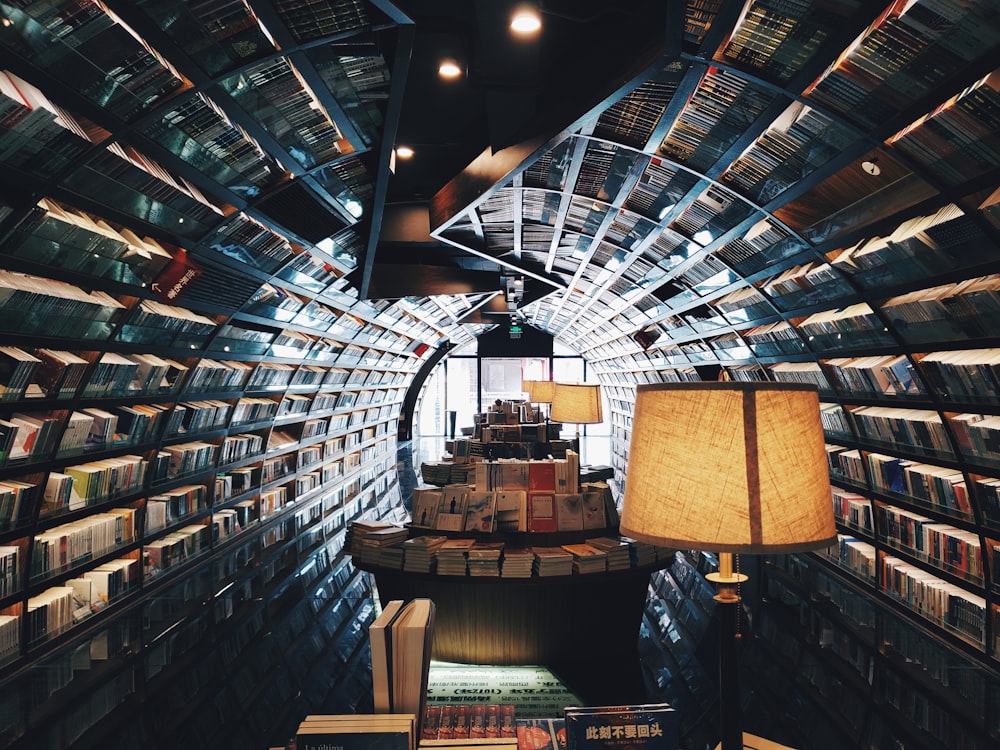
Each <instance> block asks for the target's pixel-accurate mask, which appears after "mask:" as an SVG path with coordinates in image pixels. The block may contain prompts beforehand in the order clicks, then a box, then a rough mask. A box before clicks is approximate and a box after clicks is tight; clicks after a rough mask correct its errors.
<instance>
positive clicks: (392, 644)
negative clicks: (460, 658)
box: [368, 598, 436, 739]
mask: <svg viewBox="0 0 1000 750" xmlns="http://www.w3.org/2000/svg"><path fill="white" fill-rule="evenodd" d="M435 611H436V607H435V605H434V602H433V600H431V599H427V598H417V599H411V600H409V601H407V602H404V601H403V600H402V599H393V600H392V601H390V602H388V603H387V604H386V605H385V607H384V608H383V610H382V612H381V613H380V614H379V616H378V617H376V618H375V620H374V621H373V622H372V624H371V625H370V626H369V628H368V638H369V644H370V646H371V661H372V696H373V699H374V700H373V705H374V707H375V713H377V714H387V713H388V714H392V713H397V714H398V713H403V714H413V715H414V716H415V717H417V720H416V721H417V726H416V730H417V734H415V735H414V739H415V738H416V737H417V736H419V730H420V727H419V721H420V719H422V717H423V716H424V713H425V710H426V708H427V680H428V677H429V674H430V663H431V648H432V646H433V643H434V616H435Z"/></svg>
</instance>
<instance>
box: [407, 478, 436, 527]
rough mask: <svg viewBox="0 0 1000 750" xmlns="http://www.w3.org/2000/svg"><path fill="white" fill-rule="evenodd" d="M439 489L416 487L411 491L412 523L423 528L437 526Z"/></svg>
mask: <svg viewBox="0 0 1000 750" xmlns="http://www.w3.org/2000/svg"><path fill="white" fill-rule="evenodd" d="M441 495H442V493H441V491H440V490H431V489H426V488H418V489H416V490H414V492H413V525H414V526H419V527H421V528H424V529H434V528H437V514H438V508H439V507H440V506H441Z"/></svg>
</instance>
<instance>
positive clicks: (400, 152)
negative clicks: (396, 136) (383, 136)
mask: <svg viewBox="0 0 1000 750" xmlns="http://www.w3.org/2000/svg"><path fill="white" fill-rule="evenodd" d="M396 156H397V157H399V158H400V159H409V158H411V157H412V156H413V149H412V148H410V147H409V146H396Z"/></svg>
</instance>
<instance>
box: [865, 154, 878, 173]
mask: <svg viewBox="0 0 1000 750" xmlns="http://www.w3.org/2000/svg"><path fill="white" fill-rule="evenodd" d="M861 168H862V169H863V170H865V171H866V172H867V173H868V174H870V175H878V174H881V172H882V169H881V167H879V165H878V157H877V156H873V157H872V158H871V159H867V160H865V161H863V162H861Z"/></svg>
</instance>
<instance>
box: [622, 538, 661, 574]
mask: <svg viewBox="0 0 1000 750" xmlns="http://www.w3.org/2000/svg"><path fill="white" fill-rule="evenodd" d="M624 539H625V540H626V541H627V542H628V545H629V556H630V558H631V560H632V564H633V565H634V566H636V567H639V566H641V565H652V564H653V563H654V562H656V558H657V548H656V547H654V546H653V545H652V544H648V543H646V542H640V541H637V540H635V539H632V538H630V537H624ZM664 555H667V556H669V555H673V550H670V551H667V550H666V548H664Z"/></svg>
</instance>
